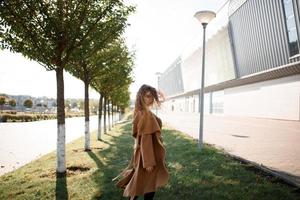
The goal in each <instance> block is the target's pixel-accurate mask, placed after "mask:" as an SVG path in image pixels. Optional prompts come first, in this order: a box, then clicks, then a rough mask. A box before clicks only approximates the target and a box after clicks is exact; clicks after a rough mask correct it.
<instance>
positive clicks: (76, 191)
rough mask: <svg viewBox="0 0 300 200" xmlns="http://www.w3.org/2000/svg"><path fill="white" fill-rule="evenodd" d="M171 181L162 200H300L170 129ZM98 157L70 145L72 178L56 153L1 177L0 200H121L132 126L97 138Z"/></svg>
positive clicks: (159, 193)
mask: <svg viewBox="0 0 300 200" xmlns="http://www.w3.org/2000/svg"><path fill="white" fill-rule="evenodd" d="M163 139H164V143H165V145H166V148H167V163H168V168H169V171H170V181H169V184H168V185H167V186H166V187H165V188H161V189H160V190H158V191H157V194H156V199H161V200H176V199H178V200H193V199H195V200H200V199H201V200H202V199H238V200H239V199H272V200H273V199H300V194H299V192H296V189H295V188H293V187H290V186H288V185H286V184H283V183H281V182H279V181H278V180H276V179H275V178H272V177H267V176H264V175H262V174H260V173H259V172H257V171H256V170H253V168H252V167H251V166H248V165H244V164H241V163H239V162H238V161H235V160H233V159H231V158H230V157H228V156H226V155H225V154H224V153H223V152H221V151H220V150H217V149H215V148H213V147H211V146H208V145H205V148H204V149H203V150H202V151H199V150H198V148H197V142H196V141H195V140H193V139H191V138H189V137H187V136H185V135H183V134H182V133H180V132H178V131H175V130H171V129H170V128H167V127H164V129H163ZM91 146H92V151H90V152H85V151H84V149H83V147H84V138H83V137H82V138H80V139H77V140H75V141H73V142H72V143H69V144H68V145H67V154H66V160H67V168H68V170H67V176H66V177H64V178H58V177H56V173H55V166H56V152H52V153H49V154H47V155H45V156H43V157H42V158H40V159H38V160H36V161H33V162H31V163H29V164H27V165H25V166H24V167H22V168H20V169H18V170H16V171H14V172H11V173H8V174H5V175H3V176H1V177H0V199H1V200H2V199H5V200H6V199H22V200H24V199H30V200H32V199H67V198H69V199H106V200H114V199H115V200H117V199H118V200H119V199H125V198H122V191H121V190H120V189H118V188H116V187H115V186H114V184H113V183H112V181H111V180H112V178H113V177H115V176H116V175H118V174H119V173H120V171H121V169H123V168H124V167H126V166H127V163H128V162H129V159H130V157H131V152H132V146H133V139H132V138H131V122H125V123H122V124H119V125H117V126H116V127H115V128H114V129H113V130H112V131H110V132H109V133H108V134H107V135H104V136H103V141H102V142H101V141H97V140H96V133H95V132H94V133H93V134H92V140H91Z"/></svg>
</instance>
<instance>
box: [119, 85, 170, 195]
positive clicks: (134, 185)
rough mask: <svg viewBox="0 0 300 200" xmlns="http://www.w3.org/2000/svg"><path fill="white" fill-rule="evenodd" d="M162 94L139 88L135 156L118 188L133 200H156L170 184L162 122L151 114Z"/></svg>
mask: <svg viewBox="0 0 300 200" xmlns="http://www.w3.org/2000/svg"><path fill="white" fill-rule="evenodd" d="M159 97H161V98H163V94H162V93H161V92H157V91H156V89H155V88H153V87H151V86H149V85H142V86H141V88H140V89H139V91H138V93H137V96H136V102H135V109H134V116H133V126H132V134H133V135H132V136H133V137H134V138H135V145H134V153H133V157H132V159H131V162H130V164H129V166H128V167H127V168H126V169H125V170H124V171H123V172H122V173H121V174H120V176H121V177H122V178H121V180H119V182H118V183H117V186H119V187H121V188H124V193H123V196H125V197H130V200H132V199H133V200H134V199H137V197H138V196H144V199H147V200H148V199H149V200H150V199H153V198H154V195H155V191H156V190H157V188H158V187H162V186H164V185H166V184H167V183H168V179H169V173H168V170H167V168H166V164H165V148H164V145H163V143H162V139H161V126H162V123H161V120H160V119H159V118H158V117H157V116H156V115H154V114H153V113H152V112H151V111H150V107H151V106H152V105H153V104H154V103H156V104H157V105H160V103H161V102H162V101H163V100H164V98H163V100H162V101H160V100H159Z"/></svg>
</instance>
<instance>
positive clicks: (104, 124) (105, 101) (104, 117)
mask: <svg viewBox="0 0 300 200" xmlns="http://www.w3.org/2000/svg"><path fill="white" fill-rule="evenodd" d="M106 104H107V98H106V97H104V105H103V106H104V113H103V114H104V116H103V120H104V121H103V130H104V134H106V133H107V131H106Z"/></svg>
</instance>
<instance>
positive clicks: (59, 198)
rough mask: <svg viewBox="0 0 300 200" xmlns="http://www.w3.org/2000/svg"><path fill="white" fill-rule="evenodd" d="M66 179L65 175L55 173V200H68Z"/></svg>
mask: <svg viewBox="0 0 300 200" xmlns="http://www.w3.org/2000/svg"><path fill="white" fill-rule="evenodd" d="M68 196H69V194H68V189H67V177H66V175H65V174H63V175H61V174H58V173H56V186H55V199H56V200H66V199H68Z"/></svg>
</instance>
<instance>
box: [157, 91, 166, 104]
mask: <svg viewBox="0 0 300 200" xmlns="http://www.w3.org/2000/svg"><path fill="white" fill-rule="evenodd" d="M157 95H158V99H159V101H160V102H164V101H165V100H166V97H165V94H164V93H163V92H162V91H160V90H157Z"/></svg>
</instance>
